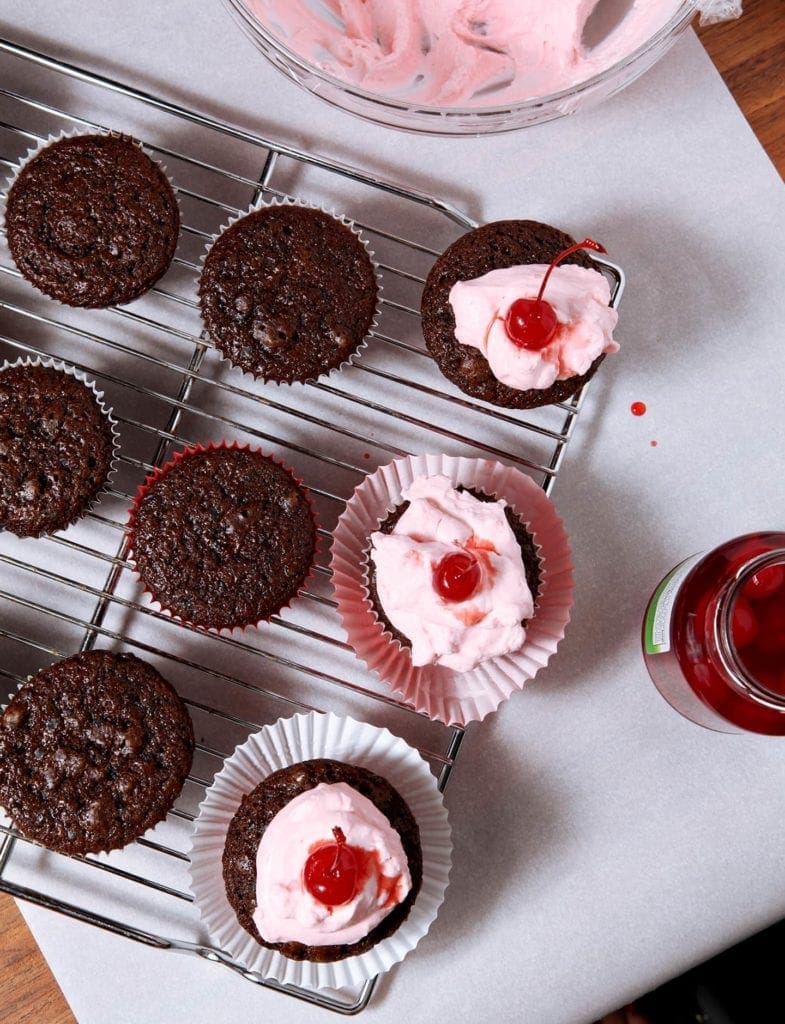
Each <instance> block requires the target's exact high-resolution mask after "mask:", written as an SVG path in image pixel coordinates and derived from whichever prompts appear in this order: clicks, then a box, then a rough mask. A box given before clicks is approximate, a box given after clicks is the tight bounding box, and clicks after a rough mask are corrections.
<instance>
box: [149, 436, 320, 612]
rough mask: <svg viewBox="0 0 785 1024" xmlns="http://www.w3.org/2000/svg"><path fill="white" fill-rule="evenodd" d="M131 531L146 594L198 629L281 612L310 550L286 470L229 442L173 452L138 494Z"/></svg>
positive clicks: (311, 541)
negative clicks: (226, 444)
mask: <svg viewBox="0 0 785 1024" xmlns="http://www.w3.org/2000/svg"><path fill="white" fill-rule="evenodd" d="M129 525H130V531H131V547H132V558H133V561H134V563H135V566H136V569H137V571H138V573H139V575H140V577H141V579H142V582H143V583H144V585H145V587H146V588H147V590H148V592H149V593H150V595H151V596H152V597H153V599H154V600H156V601H159V602H160V603H161V605H162V606H163V607H164V608H165V609H167V610H168V611H169V612H171V613H172V614H173V615H176V616H178V617H179V618H181V619H183V620H184V621H186V622H189V623H191V624H192V625H195V626H199V627H201V628H205V629H223V628H230V629H231V628H232V627H235V626H248V625H254V624H256V623H257V622H260V621H261V620H263V619H268V618H269V617H270V616H271V615H273V614H275V613H276V612H278V611H280V609H281V608H283V607H284V606H285V605H286V604H288V602H289V601H290V600H291V599H292V598H293V597H294V595H295V594H296V593H297V591H298V589H299V588H300V586H301V585H302V583H303V581H304V580H305V577H306V575H307V574H308V571H309V569H310V567H311V564H312V562H313V558H314V552H315V545H316V528H315V525H314V519H313V514H312V511H311V505H310V501H309V499H308V496H307V494H306V492H305V491H304V490H303V489H302V488H301V487H300V486H299V484H298V483H297V482H296V481H295V479H294V478H293V476H292V474H291V473H290V471H289V470H288V469H286V468H284V467H283V466H282V465H280V464H279V463H277V462H275V461H274V460H273V459H272V458H270V457H269V456H267V455H264V454H263V453H262V452H260V451H256V450H254V449H251V448H241V447H239V446H237V445H233V446H220V447H209V448H187V449H185V450H184V451H182V452H178V453H177V454H176V455H175V456H174V459H173V460H172V462H170V463H168V464H167V465H166V466H164V468H163V469H161V470H157V471H156V472H155V473H154V474H153V475H152V476H151V477H148V479H147V481H146V482H145V483H144V485H143V486H142V487H141V488H140V490H139V494H138V495H137V498H136V502H135V504H134V507H133V509H132V512H131V521H130V524H129Z"/></svg>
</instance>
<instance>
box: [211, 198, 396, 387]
mask: <svg viewBox="0 0 785 1024" xmlns="http://www.w3.org/2000/svg"><path fill="white" fill-rule="evenodd" d="M199 300H200V305H201V311H202V318H203V320H204V325H205V328H206V330H207V333H208V335H209V337H210V340H211V341H212V343H213V344H214V345H215V347H216V348H217V349H218V350H219V351H220V352H221V353H222V354H223V355H224V356H225V357H226V358H227V359H229V360H230V361H231V362H232V363H233V364H234V365H235V366H238V367H239V368H240V369H241V370H243V371H245V372H247V373H252V374H253V375H254V376H255V377H259V378H262V379H263V380H271V381H278V382H280V383H291V382H293V381H307V380H314V379H316V378H317V377H320V376H321V375H322V374H325V373H329V372H330V370H332V369H334V368H336V367H338V366H340V365H341V363H343V362H345V361H346V360H347V359H348V358H349V357H350V356H351V354H352V353H353V352H354V351H356V349H357V348H358V347H359V346H360V345H361V344H362V342H363V340H364V338H365V337H366V335H367V334H368V332H369V330H370V329H371V324H372V322H373V317H374V312H375V310H376V302H377V283H376V272H375V269H374V266H373V263H372V262H371V259H370V257H369V255H368V252H367V250H366V248H365V246H364V245H363V243H362V242H361V241H360V239H359V238H358V236H357V235H356V234H355V233H354V232H353V231H352V230H351V229H350V228H349V227H347V226H346V225H345V224H344V223H342V222H341V221H340V220H338V219H337V218H336V217H333V216H331V215H330V214H328V213H325V212H323V211H322V210H316V209H313V208H311V207H304V206H297V205H292V204H286V205H276V206H267V207H263V208H261V209H258V210H255V211H253V212H252V213H249V214H246V215H245V216H244V217H241V218H240V220H238V221H236V222H235V223H234V224H232V225H230V226H229V227H228V228H226V229H225V230H224V231H223V232H222V233H221V234H220V235H219V237H218V238H217V239H216V241H215V242H214V243H213V245H212V247H211V248H210V251H209V252H208V254H207V257H206V259H205V262H204V269H203V270H202V275H201V279H200V281H199Z"/></svg>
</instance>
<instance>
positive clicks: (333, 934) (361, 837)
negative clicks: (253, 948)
mask: <svg viewBox="0 0 785 1024" xmlns="http://www.w3.org/2000/svg"><path fill="white" fill-rule="evenodd" d="M336 827H337V828H340V829H341V830H342V831H343V833H344V836H345V837H346V841H347V843H349V844H350V845H351V846H353V847H359V848H360V849H362V850H364V851H366V852H367V854H368V856H367V857H365V858H364V860H365V863H366V866H367V870H366V871H365V873H364V875H363V877H362V881H361V885H360V887H359V889H358V891H357V892H356V893H355V895H354V898H353V899H351V900H350V901H349V902H348V903H343V904H341V905H340V906H336V907H328V906H325V904H323V903H320V902H319V901H318V900H317V899H315V898H314V897H313V896H312V895H311V893H310V892H309V891H308V890H307V889H306V887H305V884H304V882H303V869H304V867H305V862H306V861H307V860H308V857H309V856H310V854H311V853H312V852H313V850H314V849H315V848H317V847H318V846H319V845H321V844H322V843H324V842H329V841H330V840H331V839H332V836H333V829H334V828H336ZM411 887H412V882H411V876H410V874H409V862H408V860H407V858H406V853H405V852H404V849H403V845H402V844H401V838H400V836H399V835H398V833H397V832H396V831H395V829H394V828H393V827H392V825H391V824H390V822H389V821H388V820H387V818H386V817H385V816H384V814H382V812H381V811H380V810H379V808H378V807H377V806H376V805H375V804H374V803H372V802H371V801H370V800H368V798H367V797H364V796H363V795H362V793H358V792H357V790H356V789H353V788H352V787H351V786H348V785H347V784H346V783H344V782H336V783H331V784H328V783H321V784H320V785H318V786H315V787H314V788H313V789H309V790H307V791H306V792H305V793H300V795H299V796H296V797H295V798H294V799H293V800H290V801H289V803H288V804H286V806H285V807H283V808H282V809H281V810H280V811H279V812H278V814H276V815H275V817H274V818H273V819H272V821H271V822H270V824H269V825H268V826H267V828H266V829H265V831H264V834H263V835H262V839H261V842H260V843H259V848H258V850H257V853H256V910H255V911H254V914H253V919H254V923H255V925H256V927H257V929H258V931H259V934H260V935H261V936H262V938H263V939H264V940H265V941H266V942H302V943H303V944H304V945H306V946H339V945H343V944H344V943H351V942H357V941H358V940H359V939H362V938H364V937H365V936H366V935H367V934H368V933H369V932H370V931H372V929H374V928H375V927H376V925H377V924H379V922H380V921H382V920H383V919H384V918H385V917H386V916H387V915H388V914H389V913H390V911H391V910H392V908H393V907H394V906H396V905H397V904H398V903H400V902H401V901H402V900H404V899H405V898H406V896H407V894H408V892H409V890H410V889H411Z"/></svg>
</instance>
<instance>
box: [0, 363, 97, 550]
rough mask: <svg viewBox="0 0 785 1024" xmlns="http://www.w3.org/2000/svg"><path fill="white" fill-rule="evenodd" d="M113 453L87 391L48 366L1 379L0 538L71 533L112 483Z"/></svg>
mask: <svg viewBox="0 0 785 1024" xmlns="http://www.w3.org/2000/svg"><path fill="white" fill-rule="evenodd" d="M112 452H113V436H112V428H111V425H110V422H109V419H108V417H107V416H106V414H105V413H104V412H103V411H102V409H101V407H100V406H99V404H98V401H97V399H96V396H95V393H94V392H93V391H92V390H91V389H90V388H89V387H87V385H85V384H83V383H82V382H81V381H79V380H77V379H76V378H75V377H73V376H72V375H71V374H69V373H65V372H64V371H62V370H57V369H54V368H51V367H46V366H34V365H29V364H28V365H25V364H22V365H19V366H12V367H8V368H7V369H5V370H3V371H2V372H0V530H3V529H5V530H10V531H11V532H12V533H15V534H17V536H19V537H40V536H41V535H42V534H45V533H53V532H54V531H55V530H61V529H63V528H64V527H66V526H68V525H69V523H72V522H73V521H74V520H76V519H78V518H79V516H81V515H82V514H83V513H84V512H85V511H86V509H87V507H88V506H89V504H90V502H91V501H92V500H93V499H94V498H95V496H96V495H97V494H98V492H99V491H100V490H101V488H102V487H103V486H104V484H105V483H106V480H107V477H108V475H109V470H110V468H111V463H112Z"/></svg>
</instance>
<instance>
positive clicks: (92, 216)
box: [5, 135, 180, 307]
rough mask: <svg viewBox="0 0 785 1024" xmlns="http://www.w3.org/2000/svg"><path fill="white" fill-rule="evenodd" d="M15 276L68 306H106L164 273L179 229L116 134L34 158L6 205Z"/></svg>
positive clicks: (143, 161)
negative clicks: (24, 279)
mask: <svg viewBox="0 0 785 1024" xmlns="http://www.w3.org/2000/svg"><path fill="white" fill-rule="evenodd" d="M5 229H6V235H7V237H8V246H9V249H10V250H11V255H12V256H13V259H14V262H15V263H16V265H17V267H18V268H19V270H20V271H21V273H22V274H23V275H24V276H25V277H26V278H27V279H28V281H30V282H31V283H32V284H34V285H35V287H36V288H38V289H40V290H41V291H42V292H44V293H45V294H46V295H49V296H51V297H52V298H53V299H58V300H59V301H60V302H64V303H66V304H67V305H69V306H89V307H100V306H111V305H114V304H116V303H124V302H130V301H131V299H135V298H137V297H138V296H139V295H142V294H143V293H144V292H146V291H147V290H148V289H149V288H151V287H152V286H153V285H154V284H155V282H156V281H157V280H158V279H159V278H160V277H161V276H162V275H163V274H164V273H165V271H166V270H167V268H168V267H169V264H170V263H171V262H172V258H173V257H174V253H175V249H176V247H177V237H178V232H179V230H180V214H179V211H178V208H177V200H176V198H175V195H174V192H173V190H172V187H171V185H170V184H169V181H168V180H167V178H166V175H165V174H164V172H163V171H162V170H161V168H160V167H159V166H158V165H157V164H156V163H155V162H154V161H153V160H151V159H150V157H149V156H147V154H146V153H145V152H144V151H143V149H142V147H141V146H140V145H139V144H138V143H137V142H136V141H135V140H134V139H131V138H128V137H127V136H124V135H77V136H71V137H66V138H62V139H58V140H57V141H56V142H53V143H51V144H50V145H48V146H46V147H45V148H44V149H42V150H40V151H39V152H38V153H36V154H35V155H34V156H33V157H32V158H31V159H30V160H28V161H27V162H26V163H25V164H24V166H23V167H22V169H21V170H20V171H19V173H18V174H17V176H16V178H15V180H14V182H13V184H12V186H11V189H10V191H9V193H8V198H7V201H6V215H5Z"/></svg>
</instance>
